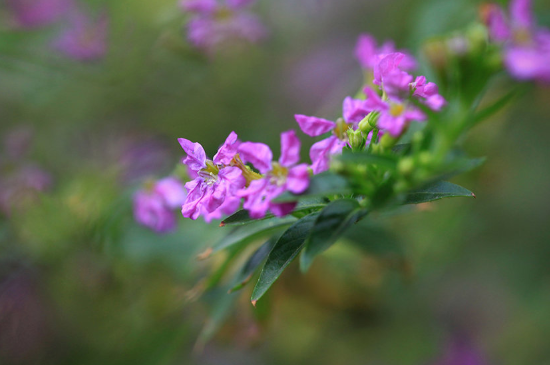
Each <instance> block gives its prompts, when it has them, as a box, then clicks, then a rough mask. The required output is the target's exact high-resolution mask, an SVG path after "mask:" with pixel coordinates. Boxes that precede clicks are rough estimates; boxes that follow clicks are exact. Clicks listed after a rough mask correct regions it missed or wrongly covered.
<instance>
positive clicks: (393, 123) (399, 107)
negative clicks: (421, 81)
mask: <svg viewBox="0 0 550 365" xmlns="http://www.w3.org/2000/svg"><path fill="white" fill-rule="evenodd" d="M365 94H366V95H367V100H366V102H367V103H368V104H369V106H371V107H372V108H373V109H374V110H376V111H379V112H380V116H379V118H378V122H377V124H376V126H377V127H378V128H379V129H380V130H381V131H384V132H388V133H389V134H390V135H391V136H393V137H399V136H400V135H401V134H402V133H403V131H404V130H405V128H406V127H407V126H408V125H409V123H410V122H411V121H413V120H415V121H423V120H425V119H426V116H425V115H424V113H422V112H421V111H420V110H418V109H417V108H415V107H414V106H412V105H410V104H408V103H406V102H402V101H400V100H397V99H388V101H383V100H382V99H381V98H380V96H379V95H378V93H377V92H376V91H374V90H373V89H371V88H368V87H367V88H365Z"/></svg>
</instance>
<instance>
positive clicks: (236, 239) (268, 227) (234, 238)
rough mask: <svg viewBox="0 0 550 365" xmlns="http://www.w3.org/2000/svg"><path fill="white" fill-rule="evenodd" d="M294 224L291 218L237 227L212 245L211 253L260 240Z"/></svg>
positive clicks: (271, 219) (294, 220)
mask: <svg viewBox="0 0 550 365" xmlns="http://www.w3.org/2000/svg"><path fill="white" fill-rule="evenodd" d="M294 222H296V218H295V217H293V216H287V217H283V218H277V217H273V218H269V219H265V220H262V221H258V222H257V223H254V224H248V225H246V226H243V227H239V228H237V229H235V230H234V231H232V232H231V233H229V234H228V235H227V236H225V237H224V238H223V239H222V240H220V241H219V242H218V243H217V244H216V245H214V247H212V250H211V253H215V252H218V251H220V250H223V249H225V248H227V247H231V246H233V245H236V244H239V243H243V242H250V241H252V240H254V239H257V238H260V237H261V236H267V235H268V234H270V233H273V232H274V231H276V230H278V229H282V228H284V227H287V226H290V225H291V224H292V223H294Z"/></svg>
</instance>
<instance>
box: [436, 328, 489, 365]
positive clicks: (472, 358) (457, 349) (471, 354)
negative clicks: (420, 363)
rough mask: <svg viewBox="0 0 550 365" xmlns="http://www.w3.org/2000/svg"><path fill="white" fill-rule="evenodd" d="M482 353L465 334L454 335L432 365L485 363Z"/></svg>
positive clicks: (481, 364)
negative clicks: (441, 354)
mask: <svg viewBox="0 0 550 365" xmlns="http://www.w3.org/2000/svg"><path fill="white" fill-rule="evenodd" d="M486 364H487V362H486V361H485V359H484V356H483V355H482V353H481V352H480V351H479V350H478V349H477V348H476V347H475V346H474V344H473V343H472V342H471V340H470V339H469V338H467V337H465V336H459V335H454V336H453V338H451V340H450V341H449V342H448V343H447V346H446V349H445V352H444V354H443V356H441V358H440V359H439V360H437V361H436V362H434V363H433V365H486Z"/></svg>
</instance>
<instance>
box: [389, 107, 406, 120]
mask: <svg viewBox="0 0 550 365" xmlns="http://www.w3.org/2000/svg"><path fill="white" fill-rule="evenodd" d="M404 111H405V105H403V104H392V106H391V107H390V114H391V115H392V116H394V117H398V116H400V115H401V114H403V112H404Z"/></svg>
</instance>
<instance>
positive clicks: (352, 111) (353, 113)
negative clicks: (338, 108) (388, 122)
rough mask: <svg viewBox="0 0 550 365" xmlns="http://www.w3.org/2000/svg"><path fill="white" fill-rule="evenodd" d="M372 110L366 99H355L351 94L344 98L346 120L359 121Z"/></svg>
mask: <svg viewBox="0 0 550 365" xmlns="http://www.w3.org/2000/svg"><path fill="white" fill-rule="evenodd" d="M370 112H371V110H370V109H369V108H368V107H367V105H366V104H365V101H364V100H360V99H353V98H351V97H349V96H348V97H346V98H345V99H344V104H343V106H342V115H343V117H344V120H345V121H346V122H348V123H358V122H360V121H361V119H363V118H364V117H365V116H366V115H367V114H369V113H370Z"/></svg>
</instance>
